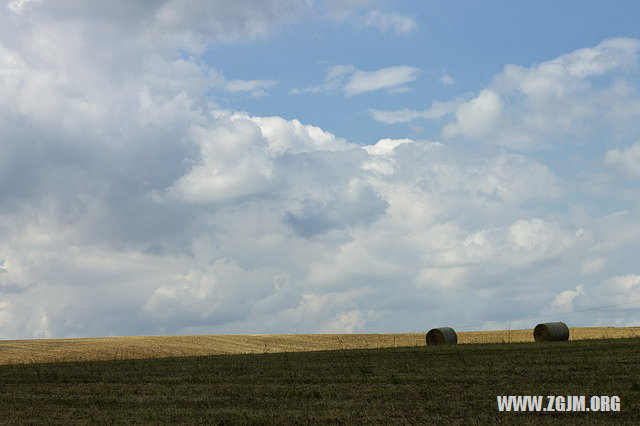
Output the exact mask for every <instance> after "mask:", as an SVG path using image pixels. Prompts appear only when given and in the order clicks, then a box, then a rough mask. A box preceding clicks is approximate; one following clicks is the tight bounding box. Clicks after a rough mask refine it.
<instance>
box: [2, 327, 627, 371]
mask: <svg viewBox="0 0 640 426" xmlns="http://www.w3.org/2000/svg"><path fill="white" fill-rule="evenodd" d="M425 334H426V332H425V333H398V334H289V335H286V334H278V335H207V336H143V337H105V338H91V339H35V340H4V341H0V365H6V364H28V363H45V362H66V361H99V360H102V361H107V360H121V359H144V358H166V357H175V356H206V355H230V354H256V353H277V352H310V351H323V350H346V349H373V348H390V347H411V346H423V345H425ZM628 337H640V327H587V328H571V329H570V338H569V339H570V340H584V339H616V338H628ZM533 341H534V340H533V332H532V330H497V331H470V332H459V333H458V343H459V344H469V343H517V342H533Z"/></svg>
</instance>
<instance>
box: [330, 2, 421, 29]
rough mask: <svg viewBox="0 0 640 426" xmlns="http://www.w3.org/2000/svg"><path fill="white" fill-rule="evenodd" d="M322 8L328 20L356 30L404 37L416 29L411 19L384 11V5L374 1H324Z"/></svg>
mask: <svg viewBox="0 0 640 426" xmlns="http://www.w3.org/2000/svg"><path fill="white" fill-rule="evenodd" d="M322 6H323V8H324V12H325V14H326V16H327V17H328V18H329V19H332V20H335V21H338V22H346V23H348V24H351V25H353V26H354V27H355V28H358V29H365V28H372V29H376V30H378V31H380V32H382V33H393V34H395V35H406V34H409V33H410V32H412V31H414V30H415V29H416V28H417V27H418V24H417V22H416V21H415V19H413V18H412V17H410V16H407V15H403V14H400V13H397V12H390V11H387V10H384V9H382V8H383V7H384V6H385V5H384V4H383V3H382V2H380V1H376V0H348V1H336V0H325V1H324V2H323V5H322Z"/></svg>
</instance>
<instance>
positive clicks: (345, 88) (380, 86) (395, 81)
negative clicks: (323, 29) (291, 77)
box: [290, 65, 420, 97]
mask: <svg viewBox="0 0 640 426" xmlns="http://www.w3.org/2000/svg"><path fill="white" fill-rule="evenodd" d="M419 72H420V70H419V69H418V68H415V67H410V66H406V65H399V66H392V67H388V68H382V69H379V70H377V71H361V70H359V69H357V68H355V67H354V66H351V65H336V66H333V67H331V68H329V69H328V70H327V73H326V78H325V82H324V83H323V84H321V85H318V86H309V87H304V88H298V89H293V90H291V92H290V93H292V94H302V93H323V92H329V93H331V92H337V91H339V92H342V93H344V95H345V96H346V97H351V96H355V95H360V94H363V93H368V92H374V91H378V90H384V89H386V90H387V92H388V93H402V92H406V91H408V90H409V88H408V87H406V86H404V85H405V84H406V83H409V82H411V81H414V80H415V79H416V78H417V77H418V74H419Z"/></svg>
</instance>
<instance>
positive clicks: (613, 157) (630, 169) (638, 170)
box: [605, 141, 640, 177]
mask: <svg viewBox="0 0 640 426" xmlns="http://www.w3.org/2000/svg"><path fill="white" fill-rule="evenodd" d="M605 164H607V165H612V166H615V167H617V168H619V169H620V170H622V171H623V172H624V173H625V174H627V175H628V176H630V177H639V176H640V141H638V142H636V143H634V144H633V145H631V146H630V147H628V148H627V149H624V150H620V149H611V150H609V151H607V154H606V157H605Z"/></svg>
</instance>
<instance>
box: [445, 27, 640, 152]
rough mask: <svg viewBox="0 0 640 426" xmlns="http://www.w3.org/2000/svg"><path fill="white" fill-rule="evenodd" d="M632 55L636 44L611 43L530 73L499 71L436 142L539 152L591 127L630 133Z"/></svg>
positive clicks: (639, 46)
mask: <svg viewBox="0 0 640 426" xmlns="http://www.w3.org/2000/svg"><path fill="white" fill-rule="evenodd" d="M639 51H640V42H639V41H638V40H635V39H629V38H616V39H609V40H605V41H603V42H602V43H600V44H598V45H597V46H595V47H592V48H583V49H578V50H575V51H573V52H571V53H568V54H565V55H562V56H559V57H557V58H555V59H552V60H550V61H546V62H541V63H539V64H535V65H533V66H531V67H523V66H519V65H513V64H509V65H506V66H505V67H504V69H503V71H502V72H501V73H499V74H498V75H496V76H495V77H494V79H493V81H492V82H491V84H490V85H488V86H487V87H486V88H484V89H483V90H481V91H480V92H479V94H478V95H477V96H476V97H475V98H473V99H470V100H468V101H467V102H466V103H464V104H462V105H460V106H459V107H458V108H457V110H456V111H455V114H454V117H455V118H454V119H453V120H452V121H450V122H449V123H448V124H447V125H446V126H445V127H444V128H443V136H445V137H447V138H455V137H462V138H464V139H469V140H476V141H485V142H486V143H491V144H498V145H505V146H510V147H513V148H526V149H532V148H533V149H539V148H546V147H549V146H551V145H553V144H556V143H561V141H562V140H563V139H567V138H573V137H582V136H584V135H585V134H586V133H588V132H589V131H591V129H593V128H595V126H610V127H613V128H620V129H625V131H626V132H630V133H633V132H635V131H637V130H638V129H637V124H636V123H637V122H636V121H635V120H634V119H633V118H632V117H633V116H637V114H638V113H640V101H639V100H638V98H637V97H635V90H633V89H632V86H631V85H632V83H631V81H633V80H626V79H625V78H624V77H625V76H627V75H629V74H630V73H633V72H634V69H635V67H636V66H637V64H638V52H639ZM604 77H608V78H604ZM597 79H599V81H598V82H596V80H597ZM507 105H508V111H506V110H505V108H506V106H507ZM619 133H620V136H622V137H624V136H626V135H624V134H623V133H624V132H619Z"/></svg>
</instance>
